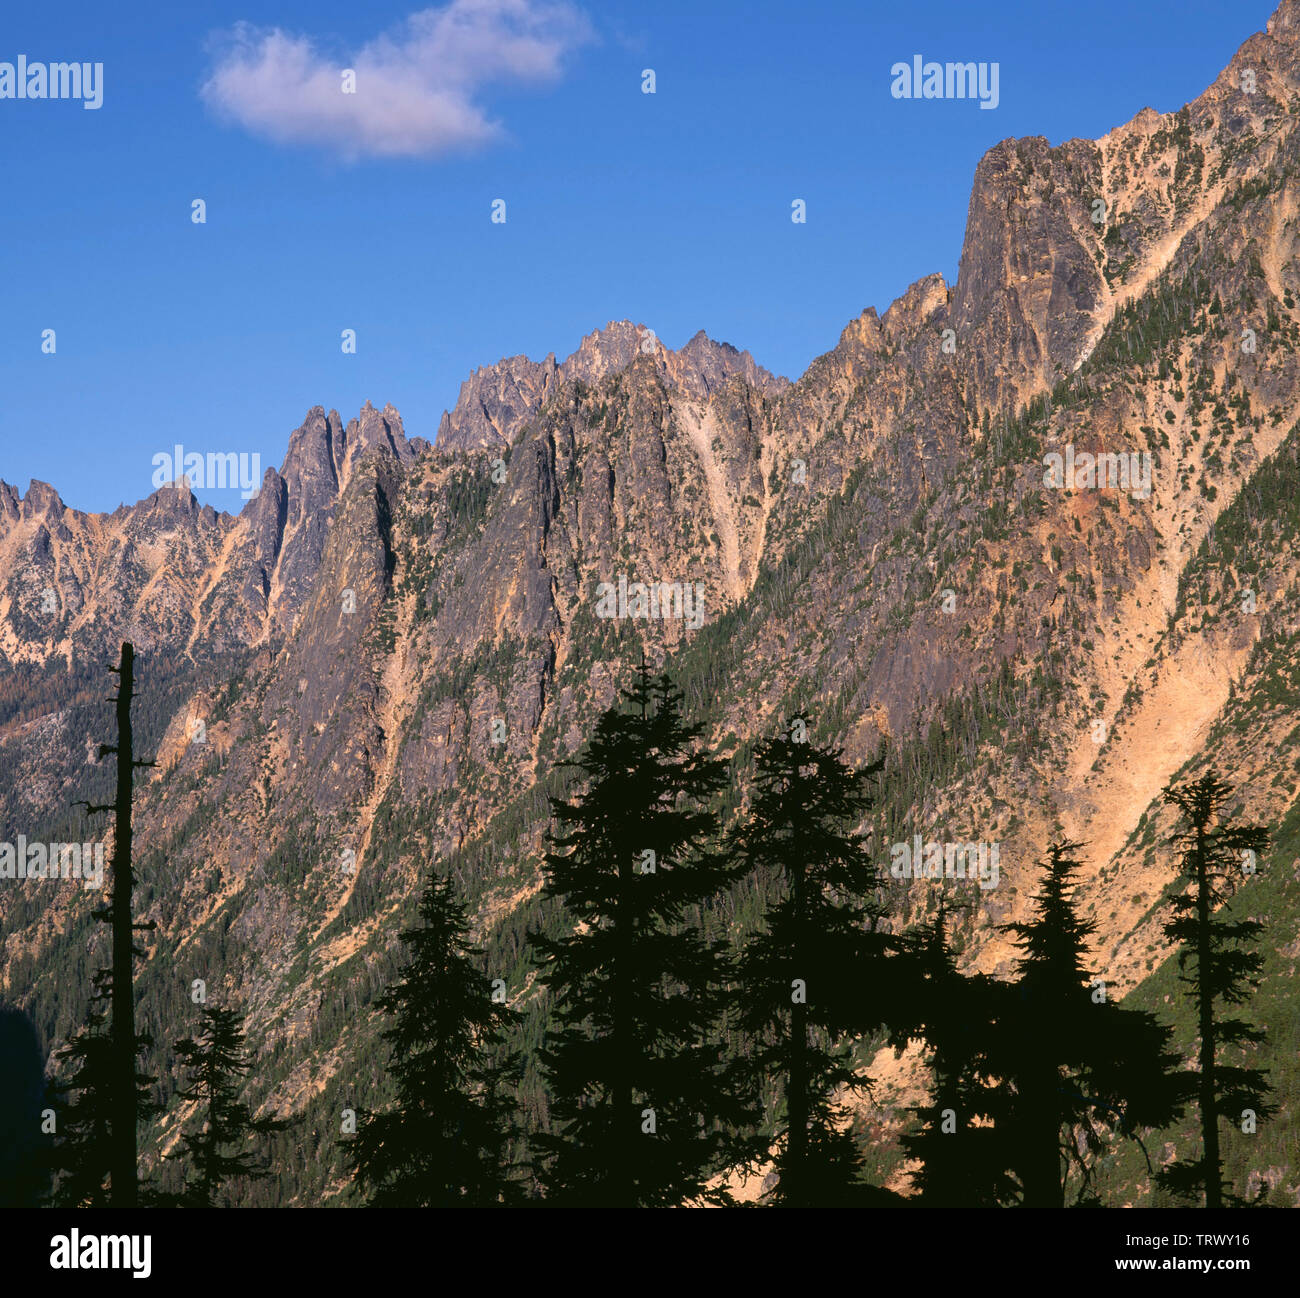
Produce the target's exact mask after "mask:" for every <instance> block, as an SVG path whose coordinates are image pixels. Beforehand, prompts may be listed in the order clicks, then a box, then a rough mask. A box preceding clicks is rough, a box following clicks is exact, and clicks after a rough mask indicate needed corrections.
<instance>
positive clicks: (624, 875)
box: [534, 659, 749, 1207]
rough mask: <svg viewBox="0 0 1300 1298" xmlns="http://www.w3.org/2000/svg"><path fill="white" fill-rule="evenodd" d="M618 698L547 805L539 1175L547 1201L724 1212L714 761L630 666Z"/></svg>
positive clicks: (719, 777) (669, 703)
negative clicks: (549, 922)
mask: <svg viewBox="0 0 1300 1298" xmlns="http://www.w3.org/2000/svg"><path fill="white" fill-rule="evenodd" d="M622 697H623V701H624V702H625V703H626V704H627V705H628V707H627V709H626V710H622V709H620V708H619V707H618V705H615V706H614V707H611V708H610V709H609V710H608V711H607V712H605V713H604V714H603V715H602V716H601V717H600V718H599V720H598V722H597V724H596V727H595V732H594V734H593V736H592V739H591V741H590V743H589V744H588V745H587V747H586V749H585V750H584V752H583V754H582V755H581V756H580V758H579V759H578V760H577V761H576V762H575V763H571V764H570V765H571V766H572V767H573V768H574V769H576V771H577V772H578V774H579V776H580V777H581V779H582V780H583V782H585V785H586V788H585V791H583V792H581V793H580V794H579V795H578V796H577V797H576V799H575V800H574V801H565V800H563V799H552V813H553V816H554V819H555V829H554V830H553V831H552V833H551V835H550V838H549V847H550V850H549V851H548V852H547V854H546V856H545V868H546V883H545V889H544V891H545V895H546V896H547V897H549V898H552V899H555V900H557V901H561V902H562V903H563V911H562V916H561V924H562V925H563V929H562V935H560V936H557V937H546V936H544V935H540V934H538V935H534V943H535V946H536V948H537V949H538V951H539V952H540V953H541V956H542V960H543V965H542V973H541V976H540V980H541V982H542V983H543V985H544V986H545V987H546V988H547V989H548V990H549V992H550V994H551V997H552V1016H553V1018H552V1025H551V1028H550V1030H549V1031H548V1033H547V1043H548V1044H547V1046H546V1048H545V1049H543V1050H542V1052H541V1059H542V1063H543V1067H544V1069H545V1071H546V1073H547V1076H548V1081H549V1090H550V1093H551V1096H552V1103H551V1110H550V1114H551V1120H552V1123H553V1130H552V1131H551V1132H549V1133H544V1134H543V1135H541V1136H539V1137H538V1138H537V1141H536V1144H537V1147H538V1151H539V1169H538V1171H539V1179H540V1180H541V1182H542V1184H543V1185H544V1187H545V1191H546V1197H547V1199H548V1201H550V1202H551V1203H553V1204H566V1205H592V1206H595V1205H602V1206H616V1207H635V1206H645V1207H653V1206H672V1205H676V1204H682V1203H698V1202H706V1201H707V1202H725V1201H727V1199H728V1195H727V1193H726V1191H725V1190H723V1189H718V1188H716V1187H715V1186H713V1185H711V1181H712V1180H713V1178H714V1177H715V1175H716V1174H718V1173H719V1172H721V1171H722V1170H723V1169H724V1166H725V1165H726V1164H727V1163H728V1162H729V1161H730V1160H731V1158H732V1157H733V1155H734V1152H735V1150H736V1149H737V1147H738V1143H739V1142H738V1139H737V1138H736V1133H737V1132H738V1131H740V1130H741V1129H743V1128H744V1127H745V1126H746V1125H747V1124H748V1122H749V1115H748V1113H747V1111H746V1108H745V1105H744V1103H743V1101H742V1099H741V1098H740V1096H739V1088H738V1086H737V1084H736V1081H735V1078H734V1076H733V1075H732V1074H731V1073H730V1072H729V1071H728V1069H727V1068H726V1066H725V1064H724V1060H723V1050H722V1041H721V1032H720V1030H719V1029H720V1025H721V1023H722V1020H723V1015H724V1009H725V1001H724V990H725V984H726V982H727V979H728V976H729V972H730V971H729V969H728V964H727V955H726V949H725V946H724V945H723V944H722V943H721V942H718V941H710V940H708V939H706V938H705V937H704V936H703V934H702V931H701V911H702V908H704V907H706V906H707V905H708V903H709V901H710V899H711V898H713V897H714V896H715V894H717V893H718V892H719V891H720V889H722V888H723V887H724V886H725V884H726V883H727V882H728V881H729V880H730V878H731V877H732V876H733V874H734V870H733V868H732V867H731V866H730V865H729V863H728V862H727V861H726V860H725V859H724V858H723V857H722V856H721V854H719V853H717V852H716V851H714V850H713V848H712V843H713V841H714V838H715V835H716V834H717V829H718V826H717V816H716V814H715V812H714V811H713V810H711V809H710V805H709V804H710V802H711V800H712V799H713V798H714V797H715V795H716V794H717V793H718V792H719V790H720V789H721V788H722V787H723V785H724V784H725V783H726V780H727V770H726V763H725V762H723V761H720V760H718V759H716V758H714V757H712V756H710V755H709V754H708V753H706V752H704V751H701V750H699V748H698V746H697V740H698V737H699V733H700V727H699V726H694V725H688V724H687V723H686V722H685V721H684V720H683V718H682V713H681V696H680V694H679V693H678V691H677V690H675V689H674V688H673V686H672V685H671V683H670V682H669V680H668V679H667V677H665V676H659V677H657V678H652V677H651V675H650V673H649V670H648V668H647V667H646V665H645V662H644V659H643V661H642V665H641V671H640V674H639V678H638V680H637V682H636V684H635V685H634V687H633V688H632V689H631V690H628V691H624V692H623V695H622Z"/></svg>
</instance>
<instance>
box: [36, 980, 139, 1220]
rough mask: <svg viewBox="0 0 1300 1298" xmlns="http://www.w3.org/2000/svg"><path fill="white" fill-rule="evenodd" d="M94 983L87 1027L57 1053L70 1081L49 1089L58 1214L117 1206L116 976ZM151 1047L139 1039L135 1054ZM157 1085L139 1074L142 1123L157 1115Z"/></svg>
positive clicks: (52, 1193)
mask: <svg viewBox="0 0 1300 1298" xmlns="http://www.w3.org/2000/svg"><path fill="white" fill-rule="evenodd" d="M94 983H95V992H94V994H93V996H92V997H91V1006H90V1012H89V1014H88V1016H87V1025H86V1027H85V1028H83V1029H82V1031H80V1032H79V1033H77V1034H76V1035H75V1036H73V1037H72V1038H71V1039H70V1040H69V1041H68V1043H67V1044H66V1045H65V1046H63V1047H62V1049H60V1050H59V1051H58V1052H57V1057H58V1059H59V1060H60V1061H61V1063H62V1065H63V1067H64V1068H66V1069H67V1070H69V1076H68V1078H67V1080H66V1081H63V1082H57V1083H55V1084H54V1085H52V1086H51V1088H50V1092H51V1097H52V1107H53V1109H54V1130H55V1143H54V1147H53V1149H52V1150H51V1151H50V1156H49V1157H50V1170H51V1172H52V1174H53V1184H52V1187H51V1190H50V1196H49V1203H50V1204H51V1206H53V1207H56V1208H107V1207H110V1206H112V1202H113V1200H112V1192H111V1172H112V1169H113V1142H112V1127H113V1113H114V1106H113V1095H114V1090H113V1088H114V1085H115V1080H114V1079H115V1072H114V1060H115V1055H114V1043H113V1040H112V1037H111V1036H110V1034H109V1031H108V1018H109V1016H108V1010H107V1008H106V1006H107V1004H109V1003H110V1002H111V1000H112V985H113V974H112V970H110V969H100V970H98V971H97V972H96V974H95V977H94ZM152 1044H153V1042H152V1039H151V1038H150V1036H149V1035H148V1034H147V1033H139V1034H137V1036H136V1051H137V1054H138V1053H139V1052H141V1051H143V1050H146V1049H148V1048H149V1047H150V1046H151V1045H152ZM154 1080H155V1079H154V1078H152V1077H148V1076H146V1075H145V1074H144V1073H143V1072H141V1071H139V1069H137V1071H136V1074H135V1081H136V1095H135V1108H136V1111H137V1112H138V1113H139V1115H140V1116H141V1117H142V1118H150V1117H152V1116H154V1115H155V1114H156V1113H158V1112H159V1106H158V1104H157V1103H156V1102H155V1101H154V1100H153V1099H152V1098H151V1096H150V1093H149V1087H150V1086H151V1085H152V1083H153V1082H154Z"/></svg>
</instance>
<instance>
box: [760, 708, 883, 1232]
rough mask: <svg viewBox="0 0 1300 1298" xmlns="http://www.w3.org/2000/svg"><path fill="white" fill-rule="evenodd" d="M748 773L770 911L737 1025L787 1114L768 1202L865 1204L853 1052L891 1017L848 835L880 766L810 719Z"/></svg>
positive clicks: (866, 863) (862, 879)
mask: <svg viewBox="0 0 1300 1298" xmlns="http://www.w3.org/2000/svg"><path fill="white" fill-rule="evenodd" d="M754 764H755V774H754V796H753V802H752V805H751V807H750V813H749V817H748V820H747V821H746V823H745V824H744V825H743V827H742V828H741V830H740V831H739V833H738V835H737V843H736V846H737V850H738V853H739V857H740V859H741V860H742V861H743V862H744V863H745V864H746V865H747V866H748V867H749V868H751V869H754V870H757V871H759V872H760V875H761V876H764V877H767V878H769V879H770V880H771V886H772V888H773V890H774V895H775V898H776V900H775V901H774V902H773V903H772V904H771V905H770V907H769V908H768V911H767V914H766V915H765V917H764V922H763V924H762V926H761V927H760V929H759V930H758V931H757V932H756V933H755V934H754V936H753V937H752V938H751V939H750V940H749V942H748V943H747V944H746V946H745V950H744V953H743V956H742V958H741V962H740V988H741V996H742V1003H743V1006H744V1009H743V1012H742V1017H741V1022H742V1025H743V1027H744V1028H745V1029H746V1030H747V1031H748V1032H749V1033H751V1034H752V1035H753V1037H754V1039H755V1042H756V1047H755V1053H754V1056H753V1060H752V1063H753V1065H754V1066H756V1068H757V1070H758V1071H759V1073H760V1074H761V1075H764V1076H767V1077H770V1078H771V1079H773V1080H774V1081H775V1083H776V1091H777V1094H778V1096H779V1099H780V1101H781V1102H782V1103H783V1107H784V1117H783V1118H782V1119H781V1120H780V1121H779V1122H778V1127H777V1145H778V1153H777V1156H776V1172H777V1181H776V1184H775V1186H774V1187H773V1189H772V1190H771V1192H770V1198H771V1201H772V1202H773V1203H774V1204H777V1205H780V1206H785V1207H815V1206H831V1205H835V1204H844V1203H851V1202H854V1201H855V1199H856V1200H858V1201H860V1200H861V1197H862V1190H863V1188H864V1187H863V1186H862V1185H861V1182H860V1176H861V1168H862V1156H861V1152H860V1151H859V1149H858V1148H857V1145H856V1142H855V1140H854V1138H853V1136H852V1134H851V1132H850V1131H849V1129H848V1127H849V1119H850V1113H849V1110H848V1108H847V1106H846V1105H845V1104H844V1103H843V1099H842V1096H843V1094H844V1093H846V1092H852V1091H855V1090H862V1089H865V1086H866V1083H865V1081H864V1080H863V1078H862V1077H861V1076H860V1075H859V1073H858V1072H857V1071H856V1070H855V1068H854V1066H853V1043H854V1041H855V1040H856V1038H857V1037H858V1036H860V1035H861V1034H863V1033H865V1032H869V1031H871V1030H873V1029H875V1028H877V1027H879V1026H881V1025H882V1024H883V1023H884V1022H885V1020H886V1018H887V1017H888V1015H887V1011H886V1007H885V1000H886V997H887V995H889V994H890V993H889V990H887V987H886V977H887V971H886V969H885V963H884V958H885V955H886V951H887V949H888V940H887V938H886V937H885V936H884V934H882V933H879V932H877V922H878V921H879V919H880V918H881V917H882V915H883V914H884V911H883V908H882V907H881V906H880V905H879V903H878V902H877V901H876V900H875V892H876V890H877V889H878V888H879V886H880V878H879V872H878V870H877V868H876V866H875V864H874V863H873V861H872V859H871V855H870V853H869V850H868V847H867V844H866V842H865V840H864V839H863V837H862V835H860V834H859V833H858V832H856V830H855V828H854V827H855V826H856V825H858V824H859V823H860V822H861V820H862V818H863V816H864V815H865V813H866V810H867V808H868V806H869V805H870V798H869V795H868V793H867V790H866V787H865V785H866V780H867V778H868V775H869V774H870V773H871V772H872V771H875V770H878V769H879V765H877V766H874V767H872V768H870V771H866V772H858V771H854V770H853V769H852V768H851V767H849V766H848V765H847V764H846V763H845V761H844V760H843V755H842V753H841V751H840V750H839V749H836V748H830V747H821V746H818V745H816V744H814V743H812V742H811V741H810V740H809V738H808V718H807V717H806V716H803V715H799V716H796V717H794V718H793V720H792V721H791V724H790V727H789V730H788V731H787V732H786V733H783V734H780V735H777V736H776V737H775V738H773V739H768V740H764V741H762V742H761V743H759V744H758V746H757V747H756V749H755V757H754Z"/></svg>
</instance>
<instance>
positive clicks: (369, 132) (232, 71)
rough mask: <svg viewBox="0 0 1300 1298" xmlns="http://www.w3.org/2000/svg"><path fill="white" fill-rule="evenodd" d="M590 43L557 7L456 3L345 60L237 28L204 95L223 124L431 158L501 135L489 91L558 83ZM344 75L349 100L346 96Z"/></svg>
mask: <svg viewBox="0 0 1300 1298" xmlns="http://www.w3.org/2000/svg"><path fill="white" fill-rule="evenodd" d="M591 39H593V33H592V29H591V25H590V24H589V23H588V21H587V19H586V17H585V15H584V14H583V13H582V12H581V11H580V10H579V9H577V8H575V7H574V6H573V5H571V4H568V3H565V2H564V0H452V2H451V3H450V4H448V5H445V6H443V7H441V8H435V9H423V10H421V11H420V12H418V13H414V14H412V15H411V16H410V17H409V18H407V19H406V21H405V22H404V23H402V24H401V25H400V26H399V27H398V28H397V29H396V30H394V31H393V32H391V33H389V34H384V35H381V36H378V37H376V38H375V39H374V40H372V41H369V42H367V43H366V44H365V45H364V46H362V47H361V48H360V49H359V50H357V51H356V52H355V53H353V54H352V55H351V56H350V57H347V58H336V57H331V56H330V55H328V54H326V53H324V52H323V51H322V50H321V48H320V45H319V42H318V41H316V40H314V39H313V38H312V37H310V36H303V35H294V34H291V33H288V32H285V31H282V30H280V29H279V28H272V29H266V28H256V27H253V26H251V25H249V24H247V23H239V24H237V25H236V26H235V27H234V28H232V29H231V30H230V31H228V32H225V33H223V34H222V35H221V36H220V37H219V38H218V40H217V42H216V45H215V62H214V66H213V68H212V71H211V74H210V75H209V77H208V79H207V80H206V81H205V82H204V84H203V87H202V91H201V93H202V96H203V100H204V102H205V103H206V104H207V105H208V107H209V108H210V109H211V110H212V111H213V112H215V113H216V114H217V115H218V116H220V117H221V118H223V119H224V120H227V121H232V122H235V123H237V124H238V125H239V126H242V127H244V129H246V130H248V131H250V132H251V133H253V134H254V135H260V136H263V137H264V138H266V139H270V140H274V141H276V142H277V143H280V144H307V145H315V146H318V147H323V148H326V149H329V150H331V151H332V152H335V153H338V154H341V155H342V156H344V157H346V158H359V157H366V156H370V157H430V156H437V155H439V154H444V153H448V152H451V151H454V150H465V149H473V148H476V147H479V146H482V145H484V144H487V143H489V142H490V141H492V140H494V139H496V138H498V137H500V135H501V134H502V133H503V132H502V127H501V124H500V123H499V122H497V121H494V120H492V119H491V118H490V117H489V116H488V113H487V109H486V108H485V106H484V104H483V102H482V95H483V91H484V89H485V88H486V87H487V86H489V85H491V84H509V85H530V84H531V85H544V84H546V83H549V82H554V81H556V80H557V79H558V78H559V77H560V75H561V72H562V70H563V68H562V65H563V62H564V59H565V57H566V55H568V54H570V53H571V52H572V51H573V50H575V49H577V48H578V47H579V46H580V45H583V44H585V43H586V42H588V41H590V40H591ZM348 69H351V70H352V71H353V72H354V73H355V93H346V92H345V89H344V87H345V77H344V73H345V71H346V70H348Z"/></svg>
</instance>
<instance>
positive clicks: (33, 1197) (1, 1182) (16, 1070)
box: [0, 1005, 46, 1208]
mask: <svg viewBox="0 0 1300 1298" xmlns="http://www.w3.org/2000/svg"><path fill="white" fill-rule="evenodd" d="M0 1095H3V1096H4V1097H5V1102H4V1104H3V1106H0V1208H34V1207H36V1205H37V1202H38V1200H39V1197H40V1195H41V1194H42V1193H44V1191H45V1189H46V1183H45V1177H44V1176H43V1174H42V1173H41V1170H40V1167H39V1153H40V1150H41V1134H40V1130H41V1105H42V1103H43V1101H44V1097H45V1067H44V1059H43V1057H42V1055H41V1048H40V1041H39V1040H38V1038H37V1036H36V1031H35V1029H34V1028H33V1027H32V1023H31V1020H30V1019H29V1018H28V1017H27V1016H26V1015H25V1014H23V1013H21V1012H20V1011H19V1010H16V1009H14V1008H13V1007H12V1006H8V1005H0Z"/></svg>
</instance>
